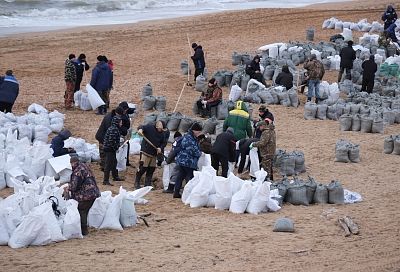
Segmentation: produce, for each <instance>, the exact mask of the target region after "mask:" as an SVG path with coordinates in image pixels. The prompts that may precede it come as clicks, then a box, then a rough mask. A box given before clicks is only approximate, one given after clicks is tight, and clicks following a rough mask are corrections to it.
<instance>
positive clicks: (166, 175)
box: [162, 164, 172, 190]
mask: <svg viewBox="0 0 400 272" xmlns="http://www.w3.org/2000/svg"><path fill="white" fill-rule="evenodd" d="M170 166H171V165H170V164H164V166H163V173H162V182H163V188H164V190H167V189H168V185H169V180H170V170H172V169H170Z"/></svg>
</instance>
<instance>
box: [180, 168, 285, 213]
mask: <svg viewBox="0 0 400 272" xmlns="http://www.w3.org/2000/svg"><path fill="white" fill-rule="evenodd" d="M266 176H267V173H266V172H265V171H264V170H261V171H258V172H257V173H256V181H255V182H251V181H244V180H242V179H240V178H238V177H236V176H235V175H234V174H233V173H230V174H229V176H228V178H224V177H220V176H216V172H215V169H214V168H212V167H211V166H206V167H203V169H202V170H201V171H195V172H194V178H193V179H191V180H190V181H189V182H188V184H187V185H186V186H185V188H184V190H183V194H182V202H183V203H184V204H185V205H190V207H191V208H199V207H205V206H206V207H215V209H218V210H229V211H230V212H232V213H244V212H248V213H251V214H259V213H261V212H266V211H274V212H275V211H278V210H280V208H281V207H280V206H279V205H278V201H277V200H275V199H274V198H279V194H278V190H270V184H271V183H270V182H265V181H264V179H265V177H266Z"/></svg>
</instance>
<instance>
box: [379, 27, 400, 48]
mask: <svg viewBox="0 0 400 272" xmlns="http://www.w3.org/2000/svg"><path fill="white" fill-rule="evenodd" d="M399 30H400V22H394V23H393V24H391V25H390V26H389V27H388V28H387V29H386V31H384V33H385V34H386V35H387V37H388V38H390V40H391V41H392V42H394V43H397V44H398V45H399V40H398V39H397V36H396V32H398V31H399ZM388 40H389V39H388ZM390 40H389V43H390ZM382 42H383V41H382V40H381V43H382ZM386 48H387V45H386Z"/></svg>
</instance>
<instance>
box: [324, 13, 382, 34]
mask: <svg viewBox="0 0 400 272" xmlns="http://www.w3.org/2000/svg"><path fill="white" fill-rule="evenodd" d="M322 28H324V29H336V30H343V29H344V28H348V29H351V30H353V31H362V32H383V25H382V24H381V23H379V22H378V21H373V22H372V23H368V21H367V19H361V20H360V21H358V22H357V23H354V22H348V21H345V22H343V21H341V20H339V19H337V18H335V17H331V18H329V19H326V20H324V22H323V23H322Z"/></svg>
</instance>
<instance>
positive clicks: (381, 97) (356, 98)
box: [344, 80, 400, 110]
mask: <svg viewBox="0 0 400 272" xmlns="http://www.w3.org/2000/svg"><path fill="white" fill-rule="evenodd" d="M375 84H378V85H380V86H379V93H378V92H375V91H374V92H373V93H371V94H369V93H367V92H352V93H350V94H348V95H347V97H346V98H345V99H344V101H345V102H352V103H354V104H364V105H366V106H369V107H371V106H382V107H383V108H391V109H393V110H400V82H391V83H390V85H389V84H385V83H384V82H381V81H379V80H376V81H375Z"/></svg>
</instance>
